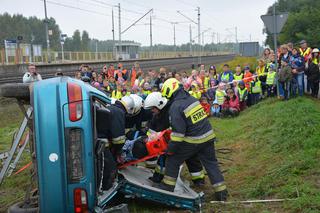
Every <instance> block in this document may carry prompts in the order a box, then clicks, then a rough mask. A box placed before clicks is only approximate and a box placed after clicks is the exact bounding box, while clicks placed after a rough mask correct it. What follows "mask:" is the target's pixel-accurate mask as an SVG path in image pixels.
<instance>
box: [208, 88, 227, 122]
mask: <svg viewBox="0 0 320 213" xmlns="http://www.w3.org/2000/svg"><path fill="white" fill-rule="evenodd" d="M225 96H226V92H225V83H223V82H221V83H219V86H218V88H217V90H216V97H215V99H214V101H213V106H212V107H211V114H212V115H213V116H215V117H220V111H221V106H222V104H223V102H224V99H225Z"/></svg>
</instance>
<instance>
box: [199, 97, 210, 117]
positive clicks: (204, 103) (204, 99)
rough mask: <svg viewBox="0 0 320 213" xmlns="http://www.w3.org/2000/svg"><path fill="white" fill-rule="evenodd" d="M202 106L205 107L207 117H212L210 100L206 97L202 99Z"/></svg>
mask: <svg viewBox="0 0 320 213" xmlns="http://www.w3.org/2000/svg"><path fill="white" fill-rule="evenodd" d="M200 104H201V106H202V107H203V109H204V111H205V112H206V114H207V116H210V108H211V105H210V104H209V103H208V99H207V97H205V96H202V97H201V98H200Z"/></svg>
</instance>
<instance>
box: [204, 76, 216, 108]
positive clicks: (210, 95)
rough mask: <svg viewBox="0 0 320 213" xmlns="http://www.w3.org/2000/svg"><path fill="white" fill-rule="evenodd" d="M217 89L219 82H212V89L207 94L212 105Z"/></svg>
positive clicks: (213, 80)
mask: <svg viewBox="0 0 320 213" xmlns="http://www.w3.org/2000/svg"><path fill="white" fill-rule="evenodd" d="M216 87H217V80H215V79H212V80H211V81H210V88H209V89H208V90H207V92H206V96H207V98H208V100H209V101H210V103H212V102H213V101H214V99H215V96H216Z"/></svg>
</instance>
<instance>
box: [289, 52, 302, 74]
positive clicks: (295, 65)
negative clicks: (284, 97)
mask: <svg viewBox="0 0 320 213" xmlns="http://www.w3.org/2000/svg"><path fill="white" fill-rule="evenodd" d="M290 65H291V68H292V69H297V71H298V72H302V71H303V70H304V58H303V57H301V56H300V55H291V56H290Z"/></svg>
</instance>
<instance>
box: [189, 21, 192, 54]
mask: <svg viewBox="0 0 320 213" xmlns="http://www.w3.org/2000/svg"><path fill="white" fill-rule="evenodd" d="M189 33H190V56H192V29H191V24H190V25H189Z"/></svg>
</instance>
